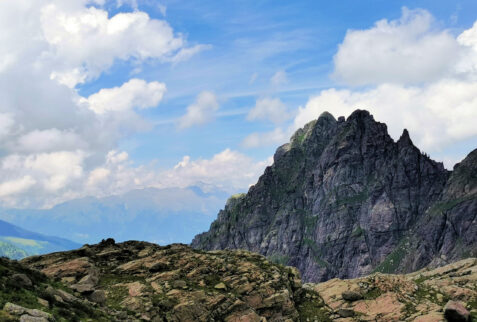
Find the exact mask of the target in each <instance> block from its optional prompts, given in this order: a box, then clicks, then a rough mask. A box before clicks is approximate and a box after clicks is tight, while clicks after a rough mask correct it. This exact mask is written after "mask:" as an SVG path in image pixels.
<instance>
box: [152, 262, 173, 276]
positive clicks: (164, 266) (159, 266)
mask: <svg viewBox="0 0 477 322" xmlns="http://www.w3.org/2000/svg"><path fill="white" fill-rule="evenodd" d="M168 269H169V265H168V263H163V262H159V263H156V264H154V265H152V266H151V267H150V268H149V272H151V273H159V272H163V271H167V270H168Z"/></svg>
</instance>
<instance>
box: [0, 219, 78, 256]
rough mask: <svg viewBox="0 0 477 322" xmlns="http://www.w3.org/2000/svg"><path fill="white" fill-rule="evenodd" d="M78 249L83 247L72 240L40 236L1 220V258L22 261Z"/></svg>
mask: <svg viewBox="0 0 477 322" xmlns="http://www.w3.org/2000/svg"><path fill="white" fill-rule="evenodd" d="M78 247H81V245H80V244H78V243H75V242H72V241H70V240H67V239H64V238H59V237H53V236H46V235H42V234H38V233H35V232H31V231H28V230H25V229H22V228H20V227H17V226H15V225H12V224H10V223H8V222H5V221H3V220H0V256H4V257H9V258H12V259H21V258H24V257H26V256H29V255H38V254H46V253H51V252H58V251H65V250H71V249H75V248H78Z"/></svg>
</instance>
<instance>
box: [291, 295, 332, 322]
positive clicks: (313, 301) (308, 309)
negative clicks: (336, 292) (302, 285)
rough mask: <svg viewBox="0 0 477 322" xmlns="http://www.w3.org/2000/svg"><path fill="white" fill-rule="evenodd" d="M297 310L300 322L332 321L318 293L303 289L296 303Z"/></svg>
mask: <svg viewBox="0 0 477 322" xmlns="http://www.w3.org/2000/svg"><path fill="white" fill-rule="evenodd" d="M297 302H298V303H297V307H296V308H297V310H298V314H299V316H300V318H299V320H300V321H323V322H328V321H332V320H331V318H330V316H329V315H330V312H329V311H328V310H327V308H326V307H325V303H324V301H323V299H322V298H321V297H320V296H319V294H318V293H316V292H314V291H311V290H305V289H303V292H302V293H301V294H300V295H299V297H298V301H297Z"/></svg>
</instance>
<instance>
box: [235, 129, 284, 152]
mask: <svg viewBox="0 0 477 322" xmlns="http://www.w3.org/2000/svg"><path fill="white" fill-rule="evenodd" d="M289 137H290V135H289V133H288V132H285V131H283V130H282V129H281V128H276V129H274V130H273V131H270V132H264V133H252V134H250V135H248V136H247V137H246V138H245V139H244V140H243V141H242V146H243V147H245V148H259V147H263V146H279V145H282V144H284V143H286V142H288V139H289Z"/></svg>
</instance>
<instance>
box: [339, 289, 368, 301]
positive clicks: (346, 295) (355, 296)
mask: <svg viewBox="0 0 477 322" xmlns="http://www.w3.org/2000/svg"><path fill="white" fill-rule="evenodd" d="M341 297H342V298H343V300H345V301H349V302H354V301H359V300H362V299H363V295H361V294H360V293H358V292H354V291H345V292H343V293H341Z"/></svg>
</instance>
